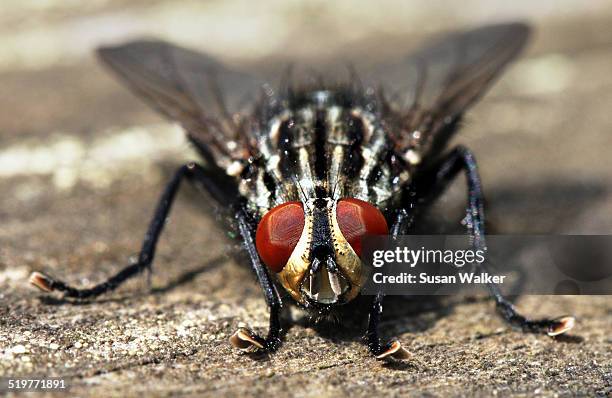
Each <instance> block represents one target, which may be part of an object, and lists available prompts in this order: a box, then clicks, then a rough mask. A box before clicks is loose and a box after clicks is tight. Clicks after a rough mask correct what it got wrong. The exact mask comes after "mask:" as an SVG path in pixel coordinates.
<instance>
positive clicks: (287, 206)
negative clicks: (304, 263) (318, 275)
mask: <svg viewBox="0 0 612 398" xmlns="http://www.w3.org/2000/svg"><path fill="white" fill-rule="evenodd" d="M303 229H304V208H303V207H302V203H301V202H287V203H283V204H282V205H279V206H276V207H275V208H273V209H272V210H270V211H269V212H267V213H266V214H265V215H264V216H263V218H262V219H261V221H260V222H259V225H258V226H257V233H256V235H255V245H256V246H257V252H258V253H259V256H260V257H261V259H262V260H263V262H264V264H266V265H267V266H268V267H269V268H270V269H271V270H272V271H274V272H281V271H282V269H283V267H284V266H285V264H287V261H288V260H289V256H291V253H292V252H293V249H295V245H297V242H298V240H299V239H300V236H301V235H302V230H303Z"/></svg>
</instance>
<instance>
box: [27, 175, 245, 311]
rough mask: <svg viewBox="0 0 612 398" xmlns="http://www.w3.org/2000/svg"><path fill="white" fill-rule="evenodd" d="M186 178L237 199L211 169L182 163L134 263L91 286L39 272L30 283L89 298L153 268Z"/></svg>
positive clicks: (217, 194)
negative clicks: (156, 253)
mask: <svg viewBox="0 0 612 398" xmlns="http://www.w3.org/2000/svg"><path fill="white" fill-rule="evenodd" d="M185 178H186V179H188V180H190V181H194V180H196V181H198V182H200V183H202V185H203V186H204V188H205V189H206V190H207V191H208V192H209V193H210V194H211V196H212V197H213V199H215V200H217V201H218V202H220V203H225V204H227V203H230V202H228V200H235V198H236V196H235V195H234V196H232V194H230V192H229V191H228V188H225V187H224V185H223V184H220V183H219V182H218V179H217V180H216V179H215V178H213V177H212V175H211V174H210V172H209V171H207V170H206V169H205V168H203V167H202V166H200V165H198V164H195V163H189V164H186V165H183V166H181V167H180V168H179V169H178V170H177V171H176V173H175V174H174V177H172V180H170V182H169V183H168V185H167V186H166V188H165V189H164V192H163V194H162V195H161V197H160V199H159V202H158V204H157V207H156V209H155V213H154V215H153V219H152V220H151V223H150V224H149V228H148V229H147V232H146V234H145V238H144V241H143V242H142V248H141V249H140V254H139V255H138V260H137V261H136V262H135V263H134V264H130V265H128V266H126V267H125V268H123V269H122V270H121V271H119V272H118V273H117V274H115V275H113V276H112V277H110V278H109V279H108V280H106V281H104V282H102V283H99V284H97V285H95V286H93V287H91V288H85V289H80V288H75V287H72V286H70V285H68V284H66V283H64V282H62V281H61V280H59V279H54V278H52V277H50V276H48V275H45V274H43V273H40V272H33V273H32V275H31V276H30V283H31V284H33V285H34V286H36V287H38V288H39V289H41V290H43V291H46V292H51V291H54V290H57V291H60V292H63V293H64V295H65V296H67V297H75V298H78V299H84V298H88V297H96V296H99V295H101V294H103V293H106V292H109V291H111V290H114V289H116V288H117V287H119V286H120V285H121V284H122V283H124V282H125V281H126V280H128V279H129V278H131V277H133V276H135V275H137V274H139V273H140V272H142V271H144V270H149V271H150V269H151V264H152V262H153V258H154V257H155V248H156V246H157V241H158V239H159V236H160V235H161V233H162V230H163V229H164V224H165V222H166V218H167V217H168V213H169V211H170V208H171V207H172V203H173V202H174V199H175V197H176V193H177V192H178V189H179V186H180V184H181V181H182V180H184V179H185Z"/></svg>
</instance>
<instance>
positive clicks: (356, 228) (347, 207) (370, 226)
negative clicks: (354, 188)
mask: <svg viewBox="0 0 612 398" xmlns="http://www.w3.org/2000/svg"><path fill="white" fill-rule="evenodd" d="M336 217H337V219H338V225H339V226H340V231H342V235H344V238H345V239H346V240H347V241H348V243H349V244H350V245H351V247H352V248H353V250H355V253H357V255H358V256H361V238H362V237H363V236H364V235H387V234H389V228H388V227H387V221H386V220H385V217H384V216H383V215H382V213H381V212H380V210H378V209H377V208H376V207H374V206H372V205H371V204H369V203H368V202H364V201H363V200H359V199H354V198H346V199H340V200H339V201H338V206H337V207H336Z"/></svg>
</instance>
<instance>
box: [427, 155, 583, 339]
mask: <svg viewBox="0 0 612 398" xmlns="http://www.w3.org/2000/svg"><path fill="white" fill-rule="evenodd" d="M460 171H463V172H464V173H465V176H466V179H467V186H468V206H467V209H466V217H465V224H466V227H467V230H468V233H469V234H470V237H471V240H472V246H473V247H474V249H475V250H483V251H484V250H486V247H487V245H486V240H485V218H484V206H483V204H484V200H483V193H482V184H481V182H480V176H479V174H478V167H477V165H476V159H475V158H474V155H473V154H472V152H471V151H470V150H469V149H467V148H465V147H462V146H459V147H456V148H455V149H454V150H453V151H452V152H450V153H449V154H448V156H447V157H446V158H445V159H443V160H442V161H440V162H439V163H438V164H437V165H436V166H434V167H433V168H432V169H431V170H430V171H429V172H428V173H425V174H424V175H423V176H422V177H421V178H419V179H418V180H417V181H415V186H416V188H415V191H416V192H417V193H418V192H425V195H424V196H423V197H422V200H423V202H424V203H427V202H431V201H433V200H435V199H436V198H437V197H439V195H440V194H441V193H442V192H443V191H444V189H445V188H446V187H447V186H448V185H449V184H450V183H451V182H452V181H453V180H454V178H455V177H456V176H457V174H458V173H459V172H460ZM432 181H433V187H431V188H430V189H429V190H427V188H426V187H428V186H430V185H431V182H432ZM480 267H481V268H482V270H483V271H486V270H487V265H486V262H485V263H482V264H480ZM488 288H489V291H490V293H491V295H492V296H493V298H494V300H495V304H496V306H497V310H498V312H499V313H500V314H501V315H502V317H503V318H504V319H505V320H506V321H507V322H508V323H509V324H510V325H511V326H514V327H518V328H520V329H521V330H523V331H525V332H531V333H546V334H548V335H549V336H556V335H559V334H562V333H565V332H567V331H568V330H570V329H571V328H572V327H573V326H574V324H575V319H574V318H573V317H571V316H563V317H559V318H555V319H538V320H530V319H528V318H526V317H525V316H523V315H521V314H520V313H519V312H518V311H517V310H516V308H515V307H514V306H513V305H512V303H510V301H509V300H508V299H506V298H505V297H504V296H503V295H502V293H501V291H500V290H499V287H498V286H497V285H496V284H494V283H489V284H488Z"/></svg>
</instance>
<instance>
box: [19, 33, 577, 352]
mask: <svg viewBox="0 0 612 398" xmlns="http://www.w3.org/2000/svg"><path fill="white" fill-rule="evenodd" d="M528 35H529V29H528V27H527V26H526V25H524V24H521V23H509V24H501V25H491V26H485V27H482V28H478V29H475V30H471V31H464V32H458V33H453V34H449V35H447V36H446V37H443V38H442V39H441V40H438V41H434V42H432V43H430V44H429V45H427V46H425V47H423V49H422V50H419V51H416V52H414V53H412V54H410V55H408V56H407V57H405V58H403V59H401V60H400V61H398V62H395V63H390V64H387V65H383V66H382V67H381V68H380V69H379V72H378V73H374V74H372V76H373V78H372V79H369V80H368V78H367V77H366V78H365V79H363V80H362V79H358V78H356V77H355V74H351V77H350V78H348V79H345V81H344V82H343V83H337V82H334V83H331V82H330V81H329V80H332V79H319V81H316V82H314V83H313V82H311V83H303V82H301V83H300V84H298V85H296V84H294V83H295V80H296V79H293V78H288V79H286V80H287V82H286V83H285V84H283V85H281V87H278V88H275V89H273V88H271V87H270V86H269V85H267V84H263V85H262V82H261V80H259V79H256V78H253V77H251V76H248V75H245V74H242V73H239V72H235V71H233V70H230V69H229V68H226V67H224V66H222V65H221V64H220V63H218V62H217V61H215V60H214V59H212V58H210V57H208V56H206V55H203V54H199V53H196V52H193V51H190V50H186V49H183V48H181V47H177V46H175V45H172V44H169V43H166V42H162V41H134V42H130V43H127V44H124V45H121V46H117V47H105V48H100V49H99V50H98V55H99V57H100V59H101V61H102V62H103V63H104V64H105V65H106V66H108V67H109V68H110V69H111V70H112V71H113V72H114V73H115V74H116V75H117V76H118V77H119V78H120V80H122V81H123V82H124V83H126V84H127V86H128V87H129V88H130V89H131V90H132V91H133V92H134V93H136V94H137V95H138V96H140V97H141V98H142V99H144V100H145V101H146V102H147V103H148V104H149V105H151V106H152V107H154V108H155V109H156V110H157V111H159V112H161V113H162V114H163V115H165V116H166V117H168V118H169V119H171V120H174V121H177V122H179V123H180V124H181V125H182V126H183V128H184V130H185V131H186V134H187V137H188V139H189V140H190V142H191V143H192V144H193V145H194V146H195V147H196V148H197V150H198V152H199V154H200V155H201V157H202V160H203V161H204V162H203V165H200V164H199V163H195V162H192V163H188V164H186V165H184V166H182V167H180V168H179V169H178V170H177V172H176V174H175V175H174V177H173V178H172V180H171V181H170V182H169V183H168V185H167V186H166V188H165V190H164V192H163V193H162V195H161V198H160V200H159V204H158V205H157V208H156V210H155V213H154V216H153V219H152V221H151V223H150V225H149V228H148V231H147V233H146V235H145V239H144V242H143V244H142V249H141V251H140V254H139V256H138V260H137V261H136V262H135V263H133V264H131V265H128V266H127V267H125V268H124V269H123V270H121V271H120V272H119V273H117V274H116V275H114V276H112V277H110V278H109V279H108V280H107V281H105V282H102V283H100V284H98V285H95V286H93V287H91V288H83V289H81V288H74V287H71V286H69V285H67V284H66V283H64V282H62V281H60V280H58V279H55V278H52V277H51V276H48V275H46V274H43V273H40V272H34V273H33V274H32V276H31V277H30V282H31V283H32V284H33V285H35V286H37V287H38V288H40V289H42V290H44V291H47V292H51V291H54V290H57V291H61V292H63V293H64V294H65V295H66V296H68V297H75V298H77V299H83V298H88V297H94V296H98V295H100V294H103V293H106V292H108V291H111V290H113V289H115V288H117V287H118V286H119V285H121V284H122V283H123V282H124V281H126V280H127V279H128V278H130V277H132V276H135V275H137V274H139V273H140V272H142V271H145V270H146V271H149V272H150V271H151V264H152V262H153V258H154V255H155V247H156V244H157V241H158V239H159V237H160V234H161V232H162V230H163V227H164V221H165V220H166V218H167V217H168V213H169V211H170V207H171V205H172V203H173V201H174V198H175V195H176V193H177V190H178V189H179V185H180V183H181V182H182V181H183V180H187V181H189V182H191V183H194V184H198V185H200V186H202V187H203V188H204V189H205V191H206V192H207V193H208V195H209V196H210V197H211V198H212V199H213V200H214V201H215V202H217V204H219V205H220V206H221V207H222V208H224V209H227V210H228V212H229V213H230V214H231V217H230V219H231V226H232V227H233V228H235V230H236V231H237V233H238V234H239V236H240V237H241V239H242V241H243V245H244V248H245V250H246V252H247V254H248V257H249V259H250V265H251V267H252V269H253V271H254V272H255V275H256V277H257V280H258V282H259V284H260V285H261V288H262V291H263V293H264V295H265V298H266V301H267V304H268V307H269V310H270V323H269V328H268V331H267V334H266V335H265V336H263V337H262V336H260V335H258V334H256V333H255V332H254V331H253V330H251V329H249V328H248V327H246V326H240V327H239V329H238V330H237V331H236V333H234V334H233V335H232V336H231V338H230V342H231V344H232V345H234V346H235V347H237V348H241V349H249V350H255V351H266V352H271V351H274V350H276V349H277V348H278V347H279V346H280V343H281V339H280V333H281V320H280V310H281V307H282V305H283V301H282V300H281V294H279V291H280V292H284V296H285V297H286V298H287V300H290V301H293V302H295V303H297V304H298V305H299V306H301V307H303V308H305V309H307V310H309V311H311V312H312V313H314V314H315V315H324V314H326V313H327V312H329V311H330V309H332V308H334V307H336V306H339V305H343V304H346V303H349V302H351V301H353V300H354V299H355V298H356V297H357V296H358V295H359V293H360V291H361V287H362V286H363V283H364V267H363V265H362V261H361V258H360V256H361V238H362V237H363V236H364V235H365V234H384V235H387V234H389V235H391V236H398V235H401V234H406V233H409V232H410V231H412V228H413V223H414V220H415V215H416V214H417V213H418V212H419V211H420V210H421V209H423V208H424V207H426V206H428V205H429V204H431V203H432V202H433V201H434V200H435V199H436V198H437V197H439V196H440V194H441V193H442V192H443V191H444V190H445V188H446V187H447V186H448V185H449V183H450V182H451V181H452V180H453V179H454V178H455V177H456V176H458V175H459V174H461V173H462V174H464V175H465V176H466V179H467V183H468V197H467V199H468V206H467V211H466V218H465V224H466V227H467V233H468V234H469V235H470V237H471V238H472V239H471V240H472V242H473V246H474V248H475V249H477V250H484V249H486V242H485V229H484V209H483V193H482V185H481V183H480V178H479V175H478V169H477V167H476V160H475V158H474V155H473V154H472V152H471V151H470V150H469V149H467V148H465V147H462V146H459V147H456V148H454V149H452V150H446V144H447V142H448V140H449V138H450V137H451V136H453V134H454V133H455V132H457V130H458V128H459V124H460V121H461V118H462V115H463V114H464V112H465V111H466V109H468V108H469V107H470V106H471V105H472V104H474V102H475V101H476V100H477V99H478V98H479V97H480V96H481V95H483V94H484V93H485V91H486V89H487V88H488V87H489V86H490V84H491V82H492V81H493V80H494V79H495V78H496V77H497V76H498V75H499V73H500V72H501V71H502V70H503V68H504V67H505V66H506V65H507V64H508V63H509V62H510V61H512V60H513V59H514V58H515V57H516V56H517V55H518V53H519V52H520V50H521V49H522V48H523V46H524V44H525V42H526V40H527V38H528ZM321 80H323V81H321ZM346 80H348V81H346ZM223 87H225V88H228V87H234V88H236V87H238V89H239V91H241V92H244V93H247V92H249V91H250V90H253V89H257V88H260V89H261V88H262V87H263V90H261V91H262V95H261V98H260V99H259V101H257V102H256V103H255V105H254V106H253V107H252V108H249V109H246V110H245V109H240V108H237V107H236V106H235V104H234V106H232V105H231V104H229V103H227V101H226V99H225V98H224V97H223V96H222V95H221V93H222V91H223V90H222V88H223ZM379 87H381V88H380V89H378V88H379ZM374 88H376V89H374ZM483 267H484V265H483ZM483 271H484V270H483ZM489 289H490V291H491V294H492V296H493V298H494V300H495V302H496V305H497V308H498V310H499V311H500V313H501V315H502V316H503V317H504V318H505V319H506V320H507V321H508V322H509V323H510V324H512V325H513V326H516V327H519V328H521V329H522V330H524V331H527V332H535V333H547V334H548V335H550V336H554V335H558V334H561V333H564V332H566V331H567V330H569V329H570V328H571V327H572V326H573V325H574V318H572V317H569V316H566V317H560V318H556V319H540V320H530V319H527V318H526V317H524V316H522V315H521V314H519V313H517V311H516V310H515V308H514V307H513V306H512V304H510V302H509V301H507V300H506V299H505V298H504V297H503V296H502V295H501V293H500V291H499V289H498V288H497V286H496V285H493V284H490V285H489ZM382 303H383V294H382V293H379V294H377V295H375V296H373V298H372V303H371V305H370V311H369V321H368V328H367V330H366V333H365V342H366V345H367V347H368V348H369V350H370V352H371V353H372V354H373V355H374V356H375V357H376V358H379V359H384V358H405V357H406V356H407V355H408V353H407V351H406V350H405V349H404V348H403V347H402V346H401V344H400V343H399V341H397V340H394V341H390V342H383V341H381V339H380V338H379V331H378V325H379V322H380V319H381V316H382V308H383V307H382Z"/></svg>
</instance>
